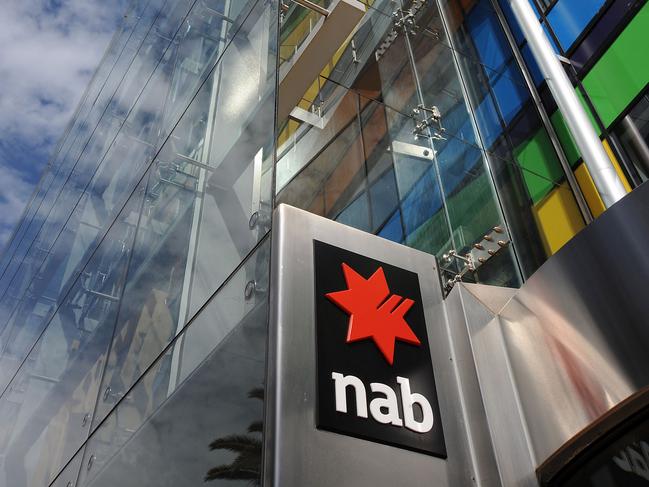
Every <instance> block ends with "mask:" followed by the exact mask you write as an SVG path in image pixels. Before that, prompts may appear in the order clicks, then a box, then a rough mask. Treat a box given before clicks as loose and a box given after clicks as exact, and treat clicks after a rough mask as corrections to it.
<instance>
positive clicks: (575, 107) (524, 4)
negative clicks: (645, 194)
mask: <svg viewBox="0 0 649 487" xmlns="http://www.w3.org/2000/svg"><path fill="white" fill-rule="evenodd" d="M509 3H510V5H511V7H512V11H513V12H514V15H515V17H516V20H517V21H518V24H519V26H520V28H521V30H522V31H523V34H524V35H525V38H526V39H527V43H528V44H529V46H530V50H531V51H532V54H533V56H534V59H536V62H537V63H538V65H539V68H540V69H541V72H542V73H543V76H544V78H545V80H546V82H547V83H548V87H549V88H550V92H551V93H552V96H553V97H554V100H555V101H556V103H557V107H559V111H560V112H561V114H562V115H563V118H564V119H565V121H566V124H567V125H568V129H569V130H570V133H571V134H572V137H573V139H574V141H575V143H576V144H577V147H578V148H579V151H580V152H581V155H582V157H583V159H584V163H585V164H586V167H587V168H588V172H589V173H590V175H591V177H592V178H593V182H594V183H595V187H596V188H597V191H599V194H600V196H601V198H602V201H603V202H604V206H605V207H606V208H608V207H610V206H611V205H613V204H614V203H615V202H617V201H618V200H620V199H622V198H623V197H624V195H625V194H626V190H625V189H624V186H623V184H622V181H621V180H620V178H619V176H618V174H617V172H616V171H615V168H614V167H613V164H612V162H611V160H610V159H609V158H608V155H607V154H606V151H605V150H604V147H603V146H602V142H601V141H600V140H599V137H598V136H597V133H596V132H595V130H594V129H593V126H592V125H591V123H590V120H589V118H588V115H587V114H586V111H585V110H584V108H583V107H582V105H581V103H580V102H579V98H577V94H576V93H575V90H574V89H573V87H572V83H571V82H570V80H569V79H568V75H567V74H566V72H565V71H564V70H563V67H562V66H561V62H560V61H559V59H558V58H557V56H556V54H555V52H554V49H553V48H552V46H551V45H550V41H549V40H548V38H547V37H546V35H545V33H544V32H543V29H542V28H541V24H540V23H539V21H538V19H537V18H536V15H535V14H534V11H533V10H532V7H531V5H530V4H529V0H509Z"/></svg>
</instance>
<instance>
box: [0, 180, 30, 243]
mask: <svg viewBox="0 0 649 487" xmlns="http://www.w3.org/2000/svg"><path fill="white" fill-rule="evenodd" d="M32 191H33V185H32V184H31V183H29V182H27V181H25V179H24V176H23V175H22V174H20V172H18V171H16V170H15V169H11V168H3V170H2V177H1V178H0V243H2V242H6V241H7V239H8V238H9V237H10V236H11V233H12V232H13V229H14V226H15V224H16V220H17V219H18V218H19V217H20V215H21V213H22V211H23V208H24V207H25V203H26V202H27V199H29V197H30V196H31V194H32Z"/></svg>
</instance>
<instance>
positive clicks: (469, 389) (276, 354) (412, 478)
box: [264, 205, 499, 487]
mask: <svg viewBox="0 0 649 487" xmlns="http://www.w3.org/2000/svg"><path fill="white" fill-rule="evenodd" d="M272 238H273V258H272V259H273V263H272V270H271V274H272V275H271V319H270V342H269V358H268V378H267V390H268V393H267V397H268V401H267V403H266V437H265V441H266V448H265V452H266V453H265V454H266V457H265V478H264V480H265V485H276V486H282V487H292V486H296V487H297V486H300V487H302V486H305V485H308V486H310V487H317V486H332V485H336V486H341V487H342V486H358V485H372V486H376V487H380V486H395V485H399V486H420V485H421V486H433V485H435V486H451V485H452V486H460V485H462V486H464V485H485V486H487V485H499V482H498V480H497V479H498V473H497V471H496V467H495V462H494V461H493V455H492V454H491V450H490V448H491V447H490V441H489V437H488V431H487V429H486V423H485V416H484V410H483V408H482V402H481V401H480V396H479V391H478V385H477V379H476V378H475V376H474V377H473V382H471V381H470V380H468V381H467V382H466V383H463V385H462V387H459V385H458V382H459V380H460V379H461V378H462V376H464V375H467V374H466V371H464V372H463V370H461V369H462V367H461V366H458V364H460V365H461V364H466V365H468V366H469V367H468V369H467V370H468V371H469V373H468V376H469V377H470V376H471V371H472V370H473V367H472V359H471V356H470V355H467V352H468V348H467V347H466V340H465V342H464V346H463V344H462V339H461V338H459V339H458V338H456V339H454V338H453V337H452V336H450V335H449V333H451V332H452V331H453V330H450V329H449V325H448V322H447V320H446V310H445V308H444V304H443V302H442V293H441V288H440V283H439V279H438V276H437V270H436V264H435V260H434V258H433V257H432V256H431V255H429V254H425V253H423V252H419V251H416V250H413V249H410V248H407V247H404V246H402V245H398V244H395V243H393V242H389V241H387V240H384V239H381V238H379V237H376V236H373V235H370V234H367V233H364V232H361V231H358V230H355V229H352V228H350V227H346V226H344V225H341V224H338V223H336V222H333V221H330V220H327V219H324V218H321V217H318V216H315V215H313V214H310V213H307V212H304V211H301V210H297V209H295V208H292V207H289V206H286V205H280V206H279V207H278V209H277V210H276V216H275V219H274V227H273V235H272ZM314 239H317V240H320V241H323V242H326V243H329V244H332V245H336V246H339V247H342V248H345V249H348V250H351V251H353V252H357V253H362V254H363V255H366V256H368V257H370V258H373V259H377V260H381V261H384V262H388V263H390V264H393V265H396V266H399V267H401V268H404V269H407V270H410V271H413V272H416V273H417V274H418V275H419V281H420V286H421V293H422V298H423V299H424V302H425V306H424V314H425V317H426V322H427V329H428V336H429V341H430V347H431V355H432V361H433V367H434V371H435V379H436V383H437V389H438V391H437V392H438V396H439V403H440V411H441V420H442V424H443V428H444V433H445V437H446V443H447V450H448V459H446V460H443V459H439V458H434V457H431V456H428V455H424V454H420V453H415V452H411V451H407V450H403V449H399V448H395V447H391V446H387V445H382V444H378V443H373V442H369V441H365V440H360V439H356V438H352V437H348V436H344V435H338V434H335V433H330V432H327V431H320V430H317V429H316V428H315V405H316V403H315V394H316V385H315V377H316V371H315V367H316V357H315V324H314V279H313V240H314ZM455 342H459V343H455ZM485 452H486V453H485Z"/></svg>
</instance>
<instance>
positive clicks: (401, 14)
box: [374, 0, 424, 61]
mask: <svg viewBox="0 0 649 487" xmlns="http://www.w3.org/2000/svg"><path fill="white" fill-rule="evenodd" d="M423 5H424V2H423V1H422V0H416V1H415V2H413V4H412V6H411V7H410V8H409V9H407V10H403V9H401V8H398V9H397V10H395V11H394V12H392V24H393V27H392V29H390V32H388V34H387V35H386V36H385V39H384V40H383V42H381V44H379V47H377V49H376V51H375V52H374V57H375V59H376V60H377V61H378V60H379V59H381V57H382V56H383V54H384V53H385V51H387V50H388V49H389V48H390V46H391V45H392V44H393V43H394V41H395V39H396V38H397V36H398V35H399V32H400V31H403V32H405V33H408V34H410V35H413V36H414V35H416V34H417V31H418V29H419V26H418V25H417V23H416V22H415V15H416V14H417V12H418V11H419V9H421V7H422V6H423Z"/></svg>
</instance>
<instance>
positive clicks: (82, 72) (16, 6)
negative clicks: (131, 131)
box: [0, 0, 129, 255]
mask: <svg viewBox="0 0 649 487" xmlns="http://www.w3.org/2000/svg"><path fill="white" fill-rule="evenodd" d="M128 3H129V2H128V0H3V1H2V15H0V169H1V170H2V174H0V255H1V254H2V251H3V249H4V247H5V244H6V242H7V239H8V238H9V237H10V235H11V232H12V231H13V228H14V226H15V225H16V223H17V221H18V219H19V218H20V216H21V214H22V211H23V209H24V207H25V204H26V203H27V201H28V200H29V198H30V196H31V194H32V192H33V190H34V187H35V185H36V184H37V183H38V180H39V179H40V176H41V174H42V172H43V170H44V168H45V165H46V164H47V161H48V159H49V157H50V156H51V154H52V151H53V150H54V147H55V145H56V143H57V142H58V140H59V138H60V137H61V135H62V134H63V131H64V130H65V127H66V126H67V124H68V122H69V120H70V118H71V116H72V114H73V112H74V110H75V108H76V106H77V103H78V102H79V100H80V99H81V96H82V94H83V92H84V90H85V88H86V85H87V84H88V82H89V81H90V78H91V77H92V74H93V73H94V71H95V69H96V67H97V64H98V63H99V61H100V59H101V57H102V55H103V53H104V51H105V49H106V47H107V46H108V43H109V41H110V39H111V36H112V35H113V33H114V31H115V28H116V27H117V25H118V22H119V20H120V19H121V17H122V15H123V14H124V12H125V11H126V8H127V6H128Z"/></svg>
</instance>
